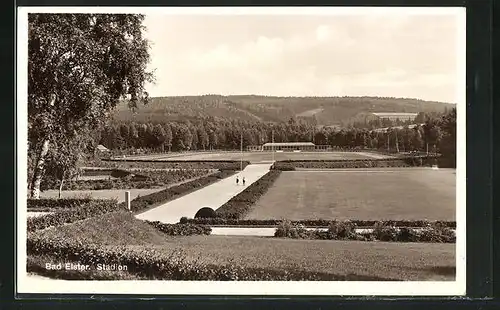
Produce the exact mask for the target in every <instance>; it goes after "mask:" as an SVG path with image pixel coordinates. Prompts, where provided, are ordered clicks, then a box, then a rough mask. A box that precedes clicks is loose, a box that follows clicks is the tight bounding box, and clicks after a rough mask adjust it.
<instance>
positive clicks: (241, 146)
mask: <svg viewBox="0 0 500 310" xmlns="http://www.w3.org/2000/svg"><path fill="white" fill-rule="evenodd" d="M240 152H241V158H240V172H241V171H242V170H243V132H241V133H240Z"/></svg>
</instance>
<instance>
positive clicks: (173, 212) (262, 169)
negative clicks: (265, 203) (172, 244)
mask: <svg viewBox="0 0 500 310" xmlns="http://www.w3.org/2000/svg"><path fill="white" fill-rule="evenodd" d="M271 165H272V163H264V164H252V165H248V166H246V168H245V169H243V171H242V172H240V173H238V174H237V175H239V176H240V184H239V185H236V175H233V176H231V177H228V178H225V179H222V180H220V181H218V182H216V183H213V184H211V185H209V186H206V187H203V188H201V189H199V190H197V191H195V192H193V193H191V194H188V195H185V196H182V197H179V198H177V199H175V200H172V201H170V202H167V203H165V204H163V205H161V206H158V207H156V208H154V209H151V210H148V211H146V212H144V213H141V214H138V215H136V217H137V218H138V219H141V220H148V221H160V222H163V223H177V222H179V220H180V218H181V217H183V216H186V217H189V218H194V215H195V214H196V212H198V210H199V209H201V208H203V207H210V208H212V209H214V210H216V209H218V208H219V207H221V206H222V205H223V204H225V203H226V202H228V201H229V200H230V199H231V198H233V197H234V196H236V195H238V194H239V193H241V192H242V191H243V190H244V189H245V188H246V187H247V186H249V185H250V184H252V183H254V182H255V181H257V180H258V179H260V178H261V177H262V176H264V175H265V174H266V173H267V172H268V171H269V168H270V167H271ZM242 176H244V177H245V180H246V184H245V186H243V185H241V177H242Z"/></svg>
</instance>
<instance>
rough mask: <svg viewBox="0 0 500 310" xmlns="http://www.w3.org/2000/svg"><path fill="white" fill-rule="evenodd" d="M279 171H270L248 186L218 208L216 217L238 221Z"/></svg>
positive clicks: (276, 176) (265, 190)
mask: <svg viewBox="0 0 500 310" xmlns="http://www.w3.org/2000/svg"><path fill="white" fill-rule="evenodd" d="M280 173H281V171H278V170H270V171H269V172H268V173H266V174H265V175H264V176H263V177H262V178H260V179H258V180H257V181H255V182H254V183H252V184H251V185H249V186H248V187H247V188H246V189H245V190H244V191H242V192H241V193H239V194H238V195H236V196H234V197H233V198H231V199H230V200H229V201H228V202H226V203H225V204H223V205H222V206H221V207H220V208H218V209H217V210H216V211H215V213H217V217H222V218H230V219H239V218H242V217H244V216H245V215H247V213H248V212H250V210H251V209H252V207H253V206H254V204H255V203H256V202H257V200H259V198H260V197H261V196H262V195H264V194H265V193H266V192H267V190H268V189H269V187H270V186H271V185H272V184H273V183H274V181H276V179H277V178H278V177H279V176H280Z"/></svg>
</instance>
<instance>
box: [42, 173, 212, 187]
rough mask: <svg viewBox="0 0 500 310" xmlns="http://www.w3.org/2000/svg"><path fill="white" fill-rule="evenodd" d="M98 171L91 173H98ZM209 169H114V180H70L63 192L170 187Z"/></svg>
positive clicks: (49, 185)
mask: <svg viewBox="0 0 500 310" xmlns="http://www.w3.org/2000/svg"><path fill="white" fill-rule="evenodd" d="M97 172H98V171H97V170H94V171H92V170H91V171H90V173H97ZM210 172H211V171H210V170H208V169H177V170H146V169H136V170H134V171H127V170H123V169H112V170H111V173H110V174H109V176H110V177H113V179H111V178H110V179H108V180H106V179H104V180H69V181H66V182H65V183H63V190H103V189H127V188H137V189H141V188H155V187H161V186H168V185H171V184H175V183H179V182H183V181H186V180H189V179H193V178H198V177H202V176H205V175H207V174H209V173H210ZM45 187H46V188H47V189H58V188H59V184H57V182H54V183H53V184H47V185H46V186H45Z"/></svg>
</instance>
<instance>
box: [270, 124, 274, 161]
mask: <svg viewBox="0 0 500 310" xmlns="http://www.w3.org/2000/svg"><path fill="white" fill-rule="evenodd" d="M271 151H272V152H273V162H274V129H273V130H272V133H271Z"/></svg>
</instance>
